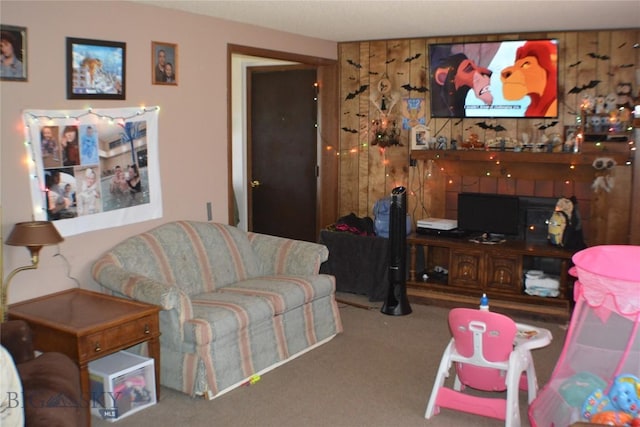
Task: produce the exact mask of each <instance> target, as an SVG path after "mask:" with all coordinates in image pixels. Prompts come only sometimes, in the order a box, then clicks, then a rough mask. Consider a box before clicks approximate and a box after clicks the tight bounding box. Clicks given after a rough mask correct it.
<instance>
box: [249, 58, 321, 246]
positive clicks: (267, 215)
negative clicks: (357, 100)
mask: <svg viewBox="0 0 640 427" xmlns="http://www.w3.org/2000/svg"><path fill="white" fill-rule="evenodd" d="M247 81H248V82H249V91H248V94H249V95H248V96H249V100H248V105H249V112H248V116H249V127H250V129H249V132H247V134H248V135H249V141H247V150H248V154H247V158H248V159H249V162H250V164H249V165H248V170H249V171H250V175H249V177H248V191H247V194H248V195H249V197H248V212H249V220H248V223H249V230H251V231H255V232H257V233H265V234H271V235H275V236H281V237H288V238H293V239H300V240H307V241H312V242H315V241H317V237H318V236H317V235H316V233H317V231H316V205H317V199H316V191H317V190H316V188H317V164H318V163H317V100H316V98H317V94H316V87H315V85H314V84H315V83H316V69H315V68H311V69H310V68H308V67H306V68H303V67H300V66H291V67H282V66H279V67H254V68H249V69H248V78H247Z"/></svg>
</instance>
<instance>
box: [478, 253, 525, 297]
mask: <svg viewBox="0 0 640 427" xmlns="http://www.w3.org/2000/svg"><path fill="white" fill-rule="evenodd" d="M521 271H522V257H520V256H518V255H505V254H501V255H500V256H491V255H489V256H487V285H486V290H487V291H490V290H499V291H502V292H510V293H514V294H518V295H520V294H521V293H522V274H521V273H520V272H521Z"/></svg>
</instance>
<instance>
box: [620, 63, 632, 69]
mask: <svg viewBox="0 0 640 427" xmlns="http://www.w3.org/2000/svg"><path fill="white" fill-rule="evenodd" d="M634 65H635V64H622V65H620V68H631V67H633V66H634Z"/></svg>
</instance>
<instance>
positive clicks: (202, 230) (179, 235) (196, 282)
mask: <svg viewBox="0 0 640 427" xmlns="http://www.w3.org/2000/svg"><path fill="white" fill-rule="evenodd" d="M111 255H112V256H114V257H115V258H116V259H117V261H118V263H119V264H120V265H121V266H122V268H124V269H125V270H127V271H129V272H132V273H137V274H140V275H142V276H146V277H149V278H151V279H154V280H157V281H159V282H162V283H168V284H179V286H180V288H181V289H182V290H183V291H184V292H185V293H186V294H187V295H196V294H200V293H203V292H210V291H213V290H215V289H218V288H222V287H224V286H228V285H229V284H231V283H234V282H237V281H239V280H245V279H248V278H251V277H257V276H260V275H261V274H262V266H261V263H260V262H259V261H258V259H257V257H256V254H255V253H254V251H253V249H252V248H251V244H250V242H249V240H248V238H247V235H246V233H245V232H243V231H241V230H239V229H237V228H235V227H231V226H228V225H224V224H215V223H205V222H195V221H176V222H171V223H168V224H164V225H161V226H160V227H157V228H155V229H152V230H150V231H148V232H146V233H142V234H140V235H138V236H134V237H131V238H129V239H127V240H125V241H124V242H122V243H121V244H119V245H117V246H116V247H115V248H113V249H112V250H111Z"/></svg>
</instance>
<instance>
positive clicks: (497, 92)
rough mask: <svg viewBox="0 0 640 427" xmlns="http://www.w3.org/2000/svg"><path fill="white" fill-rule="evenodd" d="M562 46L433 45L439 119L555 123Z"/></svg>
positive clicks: (433, 97)
mask: <svg viewBox="0 0 640 427" xmlns="http://www.w3.org/2000/svg"><path fill="white" fill-rule="evenodd" d="M557 58H558V41H557V40H556V39H530V40H527V39H524V40H505V41H487V42H466V43H435V44H430V45H429V84H430V87H429V94H430V101H431V117H435V118H468V117H477V118H512V117H526V118H556V117H557V116H558V107H557V105H558V64H557V61H558V59H557Z"/></svg>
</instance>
